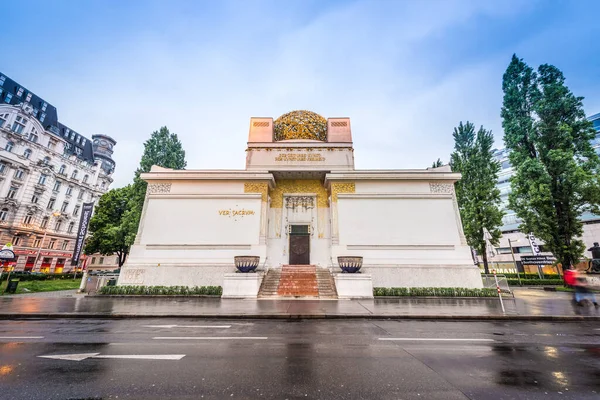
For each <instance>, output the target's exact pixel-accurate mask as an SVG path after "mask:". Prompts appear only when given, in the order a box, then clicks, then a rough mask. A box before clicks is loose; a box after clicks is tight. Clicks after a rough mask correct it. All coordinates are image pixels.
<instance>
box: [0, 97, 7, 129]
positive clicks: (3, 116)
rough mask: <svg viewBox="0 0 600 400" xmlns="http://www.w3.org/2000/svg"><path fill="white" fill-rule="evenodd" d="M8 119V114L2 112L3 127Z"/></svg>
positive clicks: (0, 119) (0, 117)
mask: <svg viewBox="0 0 600 400" xmlns="http://www.w3.org/2000/svg"><path fill="white" fill-rule="evenodd" d="M0 93H1V92H0ZM7 119H8V114H0V128H2V127H3V126H4V124H5V123H6V120H7Z"/></svg>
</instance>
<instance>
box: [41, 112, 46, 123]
mask: <svg viewBox="0 0 600 400" xmlns="http://www.w3.org/2000/svg"><path fill="white" fill-rule="evenodd" d="M45 119H46V113H42V115H40V122H44V120H45Z"/></svg>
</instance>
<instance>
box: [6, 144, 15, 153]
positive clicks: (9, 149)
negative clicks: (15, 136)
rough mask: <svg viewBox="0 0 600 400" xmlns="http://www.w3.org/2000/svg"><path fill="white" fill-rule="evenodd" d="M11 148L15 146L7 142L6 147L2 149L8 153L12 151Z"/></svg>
mask: <svg viewBox="0 0 600 400" xmlns="http://www.w3.org/2000/svg"><path fill="white" fill-rule="evenodd" d="M13 147H15V144H14V143H13V142H8V143H6V147H4V150H6V151H8V152H9V153H10V152H11V151H12V149H13Z"/></svg>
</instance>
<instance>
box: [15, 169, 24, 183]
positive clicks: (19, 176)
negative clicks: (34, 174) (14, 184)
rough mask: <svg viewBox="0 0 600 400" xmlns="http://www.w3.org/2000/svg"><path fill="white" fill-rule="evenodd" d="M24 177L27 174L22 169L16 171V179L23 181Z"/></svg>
mask: <svg viewBox="0 0 600 400" xmlns="http://www.w3.org/2000/svg"><path fill="white" fill-rule="evenodd" d="M23 176H25V172H24V171H23V170H22V169H18V170H16V171H15V179H18V180H20V181H22V180H23Z"/></svg>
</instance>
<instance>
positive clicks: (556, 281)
mask: <svg viewBox="0 0 600 400" xmlns="http://www.w3.org/2000/svg"><path fill="white" fill-rule="evenodd" d="M506 282H508V284H509V285H512V286H518V285H519V280H518V279H507V280H506ZM564 284H565V282H564V281H563V280H562V279H521V286H542V285H564Z"/></svg>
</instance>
